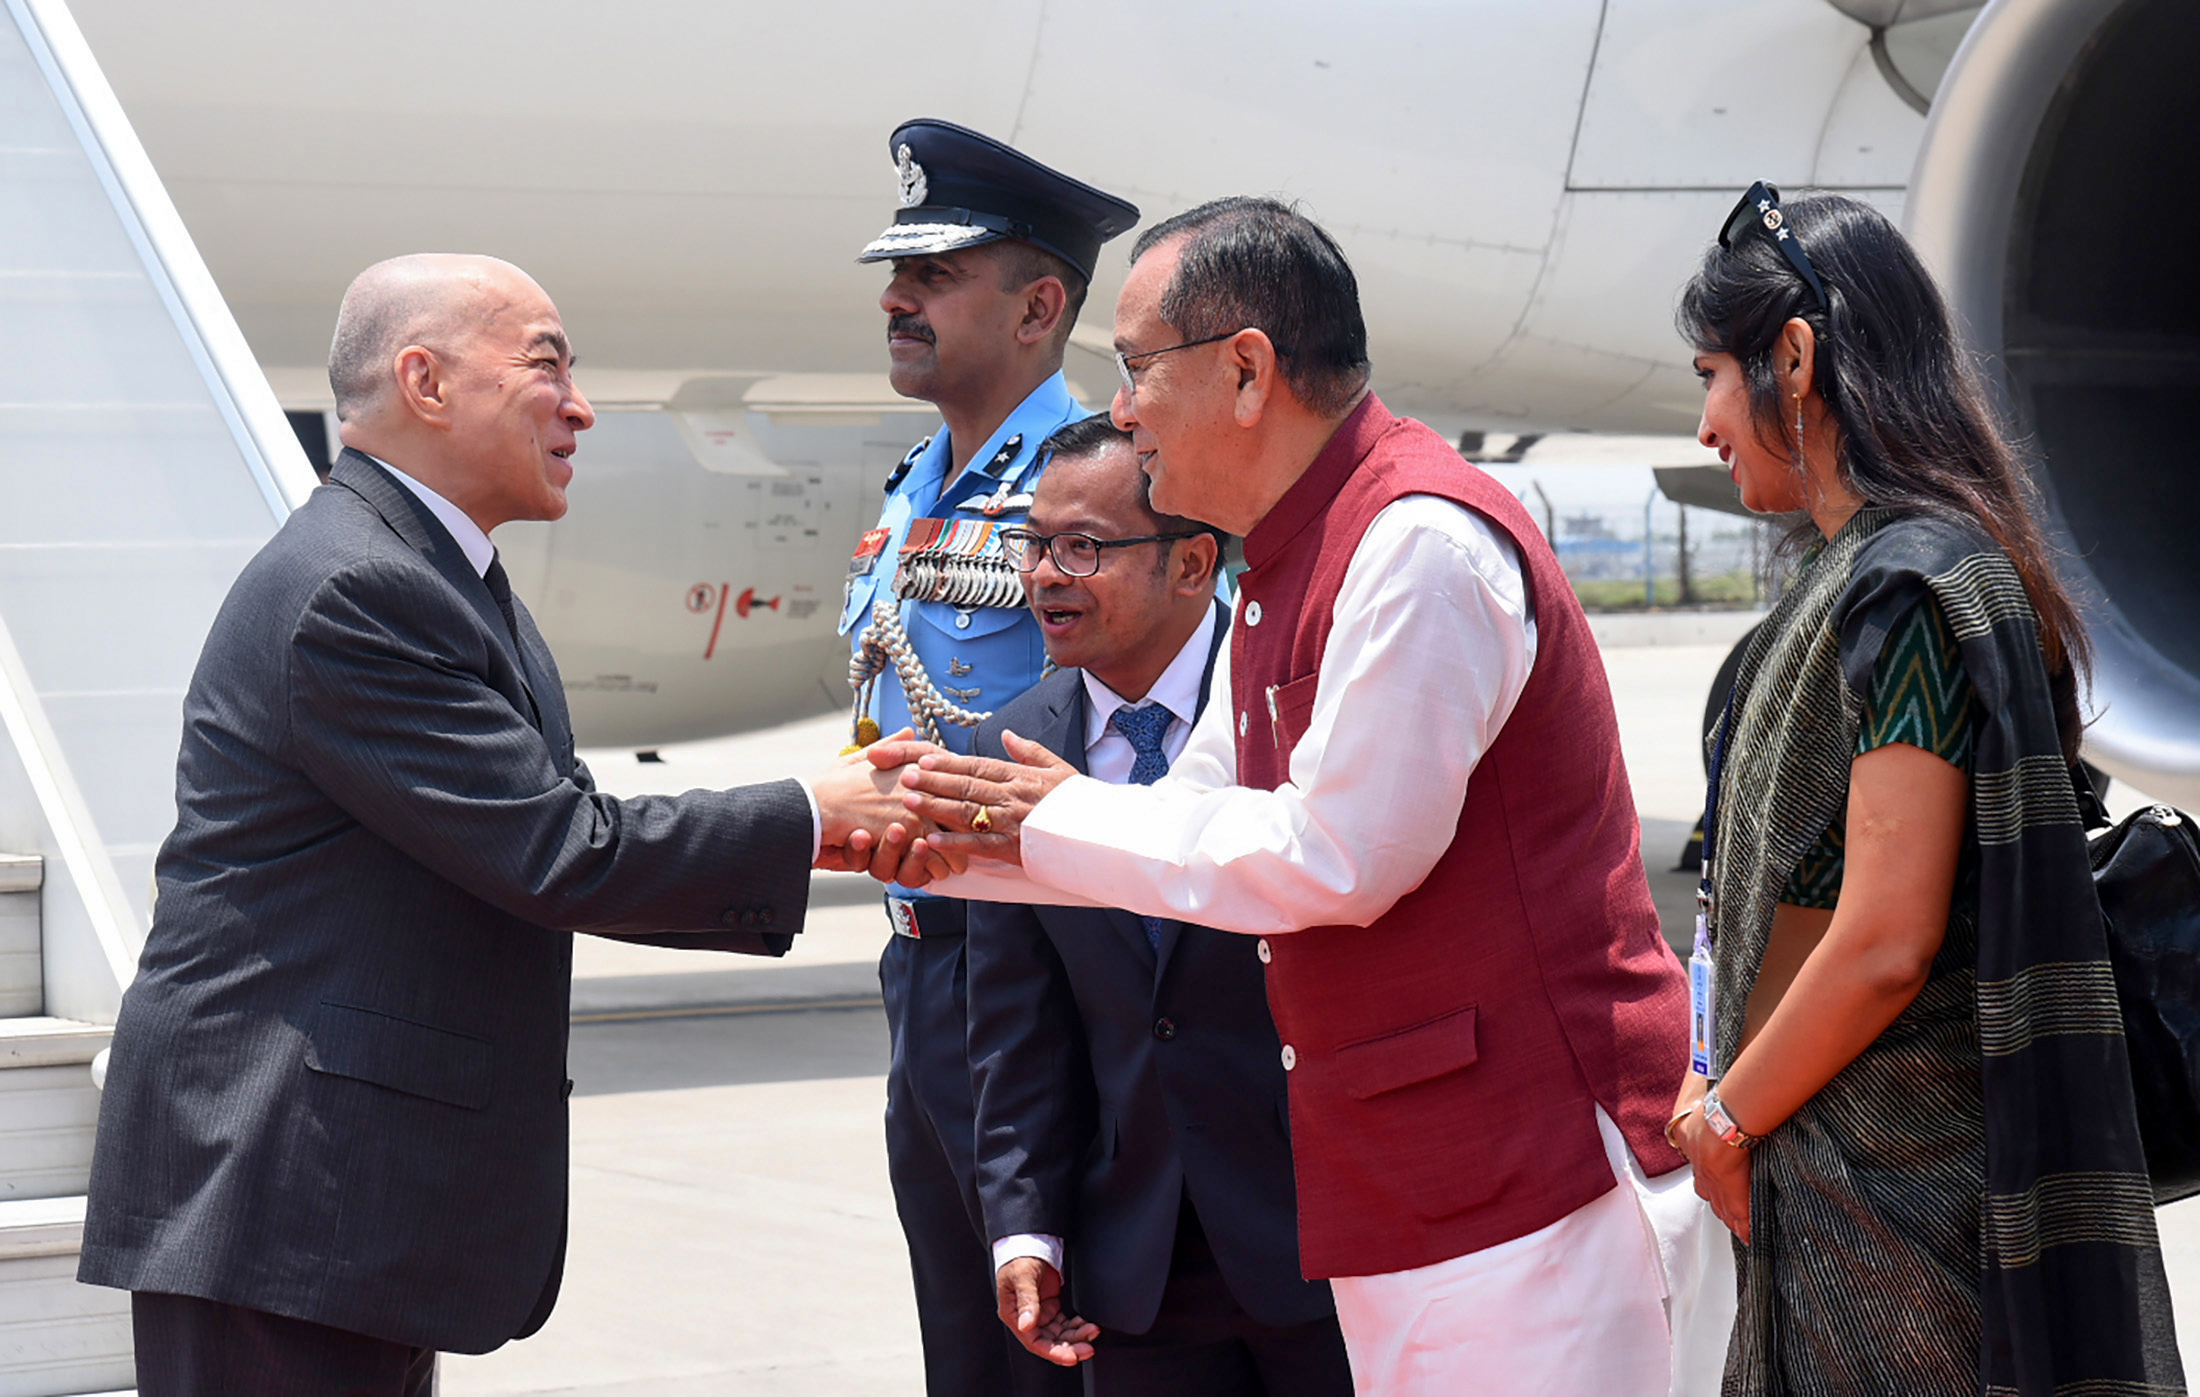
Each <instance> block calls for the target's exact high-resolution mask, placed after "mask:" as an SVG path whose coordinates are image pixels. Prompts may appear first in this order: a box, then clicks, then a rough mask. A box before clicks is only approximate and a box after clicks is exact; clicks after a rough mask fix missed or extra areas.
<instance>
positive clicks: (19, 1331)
mask: <svg viewBox="0 0 2200 1397" xmlns="http://www.w3.org/2000/svg"><path fill="white" fill-rule="evenodd" d="M83 1240H84V1198H83V1196H82V1195H78V1196H76V1197H73V1198H34V1199H21V1200H14V1201H8V1202H0V1397H59V1394H66V1393H87V1392H107V1393H112V1392H116V1391H118V1390H119V1389H118V1384H127V1383H131V1382H134V1381H136V1377H137V1370H136V1364H135V1363H134V1361H133V1360H132V1358H131V1336H130V1297H129V1295H128V1294H126V1293H125V1292H123V1291H119V1290H107V1289H104V1288H102V1287H99V1286H90V1285H79V1284H77V1280H76V1257H77V1251H78V1249H79V1248H80V1247H81V1246H82V1245H83Z"/></svg>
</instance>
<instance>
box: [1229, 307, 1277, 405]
mask: <svg viewBox="0 0 2200 1397" xmlns="http://www.w3.org/2000/svg"><path fill="white" fill-rule="evenodd" d="M1225 348H1226V349H1227V350H1228V352H1229V356H1230V365H1231V367H1232V368H1234V369H1235V370H1236V371H1237V399H1236V401H1235V402H1234V403H1233V404H1232V410H1233V415H1234V416H1235V417H1236V418H1237V424H1238V425H1239V426H1240V427H1254V426H1258V425H1259V424H1260V419H1261V417H1262V416H1263V414H1265V413H1266V412H1267V411H1268V403H1269V400H1270V399H1271V398H1272V397H1273V396H1274V395H1275V392H1276V390H1277V387H1278V385H1279V380H1280V376H1281V373H1282V370H1281V367H1280V366H1279V365H1278V363H1277V361H1276V346H1275V343H1274V342H1273V341H1272V340H1270V339H1269V338H1268V332H1267V331H1265V330H1251V329H1247V330H1240V331H1238V332H1237V333H1236V334H1235V335H1233V336H1231V337H1230V342H1229V344H1228V345H1227V346H1225Z"/></svg>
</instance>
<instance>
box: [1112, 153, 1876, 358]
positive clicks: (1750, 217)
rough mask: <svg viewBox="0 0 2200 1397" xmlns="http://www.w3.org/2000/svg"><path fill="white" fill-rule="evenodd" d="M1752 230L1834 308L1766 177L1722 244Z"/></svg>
mask: <svg viewBox="0 0 2200 1397" xmlns="http://www.w3.org/2000/svg"><path fill="white" fill-rule="evenodd" d="M1751 232H1756V233H1759V234H1761V235H1762V236H1763V237H1764V238H1765V240H1766V241H1768V242H1770V243H1771V244H1772V245H1773V246H1774V247H1776V248H1778V249H1780V255H1781V256H1783V257H1785V258H1787V260H1788V265H1789V266H1791V267H1793V268H1794V269H1795V271H1796V274H1797V275H1799V276H1801V277H1802V278H1803V280H1804V281H1806V282H1808V283H1809V284H1810V292H1811V294H1812V295H1813V296H1816V297H1817V298H1818V308H1819V309H1820V310H1825V311H1830V310H1832V309H1833V298H1832V297H1830V296H1828V295H1827V294H1826V284H1825V283H1824V282H1822V281H1820V280H1819V279H1818V269H1817V268H1816V267H1813V266H1811V264H1810V254H1809V253H1807V252H1805V251H1803V244H1802V243H1801V242H1800V241H1799V240H1798V239H1797V238H1796V236H1795V233H1794V230H1793V229H1791V228H1789V227H1788V223H1787V214H1786V212H1785V211H1783V210H1782V209H1781V208H1780V191H1779V189H1778V188H1777V187H1775V186H1773V185H1769V184H1766V183H1765V182H1764V181H1763V180H1758V181H1757V182H1756V183H1755V184H1753V185H1751V186H1750V187H1749V192H1748V193H1747V194H1744V195H1743V196H1742V201H1741V202H1740V203H1738V204H1736V205H1735V206H1734V212H1732V213H1730V214H1728V215H1727V216H1726V222H1725V223H1724V224H1722V225H1720V227H1719V246H1720V247H1723V248H1725V249H1727V250H1728V251H1729V252H1731V251H1733V249H1734V245H1735V244H1736V243H1738V242H1740V241H1741V240H1742V238H1743V237H1744V236H1746V235H1748V234H1749V233H1751ZM1116 357H1117V358H1119V359H1120V358H1121V357H1122V356H1121V355H1117V356H1116Z"/></svg>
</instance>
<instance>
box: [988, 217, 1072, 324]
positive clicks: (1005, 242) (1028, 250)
mask: <svg viewBox="0 0 2200 1397" xmlns="http://www.w3.org/2000/svg"><path fill="white" fill-rule="evenodd" d="M992 246H993V248H994V250H995V251H994V259H995V265H996V266H998V267H999V268H1000V269H1001V289H1002V290H1003V291H1016V290H1020V289H1021V288H1023V287H1026V286H1029V285H1031V283H1033V282H1035V281H1037V280H1039V278H1041V277H1053V278H1054V279H1055V280H1057V281H1059V282H1061V283H1062V290H1063V291H1064V292H1066V293H1067V294H1068V304H1067V306H1066V307H1065V308H1064V309H1063V311H1062V323H1061V325H1060V326H1058V327H1057V328H1056V329H1055V332H1054V337H1055V339H1056V341H1057V342H1060V343H1067V342H1068V340H1069V332H1070V331H1072V330H1074V329H1076V328H1077V313H1078V312H1079V311H1081V310H1083V309H1084V308H1085V293H1086V292H1088V291H1090V290H1091V289H1092V282H1091V280H1090V279H1088V278H1087V277H1086V276H1085V274H1084V273H1083V272H1080V271H1078V270H1077V269H1076V268H1075V267H1072V266H1071V265H1070V264H1069V263H1068V262H1067V261H1066V260H1064V259H1063V258H1060V257H1057V256H1055V255H1054V254H1053V253H1051V252H1049V251H1047V250H1046V249H1045V248H1043V247H1040V246H1039V245H1037V244H1036V243H1027V242H1024V241H1022V240H1021V239H1017V238H1004V239H1002V240H1001V241H999V242H996V243H994V244H992Z"/></svg>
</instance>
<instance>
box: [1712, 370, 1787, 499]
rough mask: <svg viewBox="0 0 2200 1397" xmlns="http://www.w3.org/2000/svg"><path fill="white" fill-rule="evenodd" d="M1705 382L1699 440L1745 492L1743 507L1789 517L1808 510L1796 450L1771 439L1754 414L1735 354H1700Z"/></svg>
mask: <svg viewBox="0 0 2200 1397" xmlns="http://www.w3.org/2000/svg"><path fill="white" fill-rule="evenodd" d="M1696 376H1697V377H1698V378H1699V379H1701V380H1703V387H1704V392H1703V419H1702V420H1701V421H1700V422H1699V423H1698V424H1697V426H1696V440H1698V441H1700V442H1702V443H1703V444H1704V445H1705V446H1708V447H1710V448H1711V449H1712V450H1714V451H1716V452H1718V453H1719V459H1720V460H1721V461H1722V462H1724V463H1725V465H1726V468H1727V473H1728V474H1729V475H1731V476H1732V477H1733V478H1734V483H1735V485H1736V486H1738V487H1739V488H1740V490H1741V492H1742V504H1743V506H1744V507H1745V508H1747V509H1749V510H1751V511H1753V512H1755V513H1758V514H1786V513H1790V512H1792V511H1794V510H1798V509H1802V508H1804V507H1805V503H1806V501H1805V499H1804V491H1805V489H1806V487H1807V484H1808V481H1807V478H1806V477H1805V476H1804V474H1803V473H1802V472H1801V471H1799V470H1797V469H1796V464H1795V456H1794V447H1793V446H1792V444H1790V443H1788V442H1784V441H1779V440H1777V439H1774V440H1769V441H1768V440H1767V439H1766V438H1765V436H1764V434H1763V433H1762V432H1761V430H1760V428H1759V424H1758V422H1757V419H1756V417H1755V415H1754V414H1753V413H1752V411H1751V406H1750V399H1749V383H1748V381H1747V380H1746V379H1745V378H1744V377H1743V374H1742V365H1741V361H1740V360H1738V359H1736V358H1735V357H1734V356H1733V355H1731V354H1698V355H1697V356H1696Z"/></svg>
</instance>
